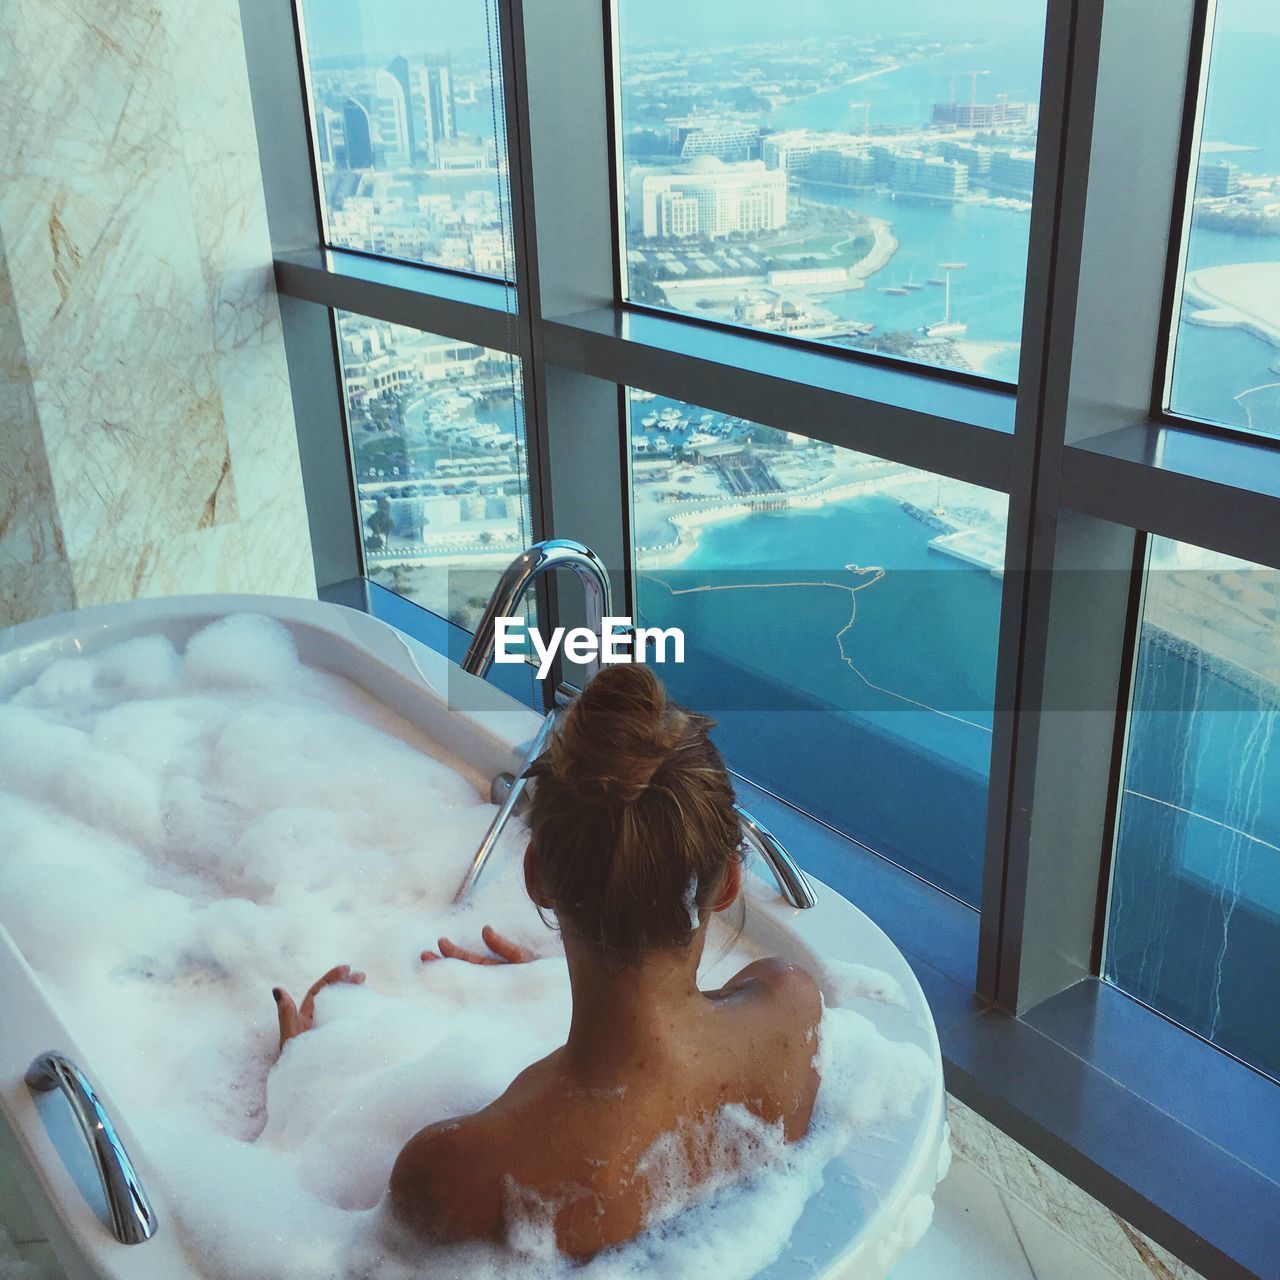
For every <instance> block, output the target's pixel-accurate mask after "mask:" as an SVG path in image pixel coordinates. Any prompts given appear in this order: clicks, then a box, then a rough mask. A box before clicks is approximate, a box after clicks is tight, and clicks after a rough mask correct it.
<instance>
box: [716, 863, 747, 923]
mask: <svg viewBox="0 0 1280 1280" xmlns="http://www.w3.org/2000/svg"><path fill="white" fill-rule="evenodd" d="M741 892H742V863H740V862H739V861H738V860H737V858H734V859H733V860H732V861H731V862H730V863H729V865H728V866H727V867H726V868H725V869H724V884H723V885H721V886H720V896H719V897H718V898H717V899H716V905H715V906H714V907H712V908H711V910H712V911H726V910H728V908H730V907H731V906H733V904H734V903H735V902H736V901H737V899H738V894H740V893H741Z"/></svg>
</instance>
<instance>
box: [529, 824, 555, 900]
mask: <svg viewBox="0 0 1280 1280" xmlns="http://www.w3.org/2000/svg"><path fill="white" fill-rule="evenodd" d="M524 889H525V892H526V893H527V894H528V895H529V899H530V901H531V902H532V903H533V905H534V906H535V907H538V908H539V909H540V910H543V911H550V910H551V909H552V902H551V899H550V898H548V897H547V895H546V894H545V893H544V892H543V889H542V870H541V868H540V867H539V866H538V852H537V850H536V849H535V848H534V847H533V841H530V842H529V845H528V847H527V848H526V849H525V851H524Z"/></svg>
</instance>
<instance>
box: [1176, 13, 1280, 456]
mask: <svg viewBox="0 0 1280 1280" xmlns="http://www.w3.org/2000/svg"><path fill="white" fill-rule="evenodd" d="M1277 67H1280V7H1277V6H1276V5H1275V4H1274V3H1273V2H1272V0H1218V4H1217V18H1216V21H1215V24H1214V31H1213V46H1212V51H1211V57H1210V63H1209V71H1208V77H1207V80H1206V82H1205V86H1204V95H1205V101H1204V118H1203V125H1202V129H1201V134H1200V150H1199V162H1198V166H1197V168H1196V186H1195V191H1194V192H1193V199H1192V209H1191V224H1190V229H1189V231H1188V235H1187V242H1186V253H1185V275H1184V277H1183V293H1182V310H1181V313H1180V315H1179V316H1178V320H1177V330H1176V332H1175V334H1174V339H1175V345H1174V361H1173V377H1172V380H1171V384H1170V388H1169V399H1168V407H1169V408H1170V409H1171V410H1172V411H1173V412H1174V413H1177V414H1182V415H1185V416H1187V417H1191V418H1201V419H1204V420H1205V421H1208V422H1219V423H1223V424H1225V425H1228V426H1234V427H1244V428H1247V429H1250V430H1253V431H1258V432H1262V433H1265V434H1267V435H1280V350H1277V348H1280V89H1277V80H1276V68H1277Z"/></svg>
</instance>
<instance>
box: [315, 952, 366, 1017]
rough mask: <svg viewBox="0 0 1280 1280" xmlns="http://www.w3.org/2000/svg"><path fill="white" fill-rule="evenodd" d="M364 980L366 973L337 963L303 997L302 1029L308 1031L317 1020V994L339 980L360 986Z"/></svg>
mask: <svg viewBox="0 0 1280 1280" xmlns="http://www.w3.org/2000/svg"><path fill="white" fill-rule="evenodd" d="M363 981H364V974H363V973H361V972H360V971H359V970H354V971H353V970H352V968H351V966H350V965H349V964H336V965H334V966H333V968H332V969H330V970H329V972H328V973H326V974H325V975H324V977H323V978H320V979H318V980H317V981H315V982H313V983H312V984H311V989H310V990H309V991H308V992H307V994H306V995H305V996H303V998H302V1008H301V1009H300V1010H299V1018H300V1020H301V1022H302V1029H303V1030H304V1031H306V1030H307V1029H308V1028H309V1027H311V1025H312V1024H313V1023H314V1022H315V1012H316V996H317V995H318V994H319V993H320V992H321V991H323V990H324V989H325V987H332V986H334V985H335V984H336V983H339V982H348V983H351V984H352V985H353V986H359V985H360V983H362V982H363Z"/></svg>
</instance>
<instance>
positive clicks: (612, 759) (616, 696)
mask: <svg viewBox="0 0 1280 1280" xmlns="http://www.w3.org/2000/svg"><path fill="white" fill-rule="evenodd" d="M712 727H713V722H712V721H710V720H708V719H706V718H705V717H704V716H699V715H695V714H693V713H692V712H690V711H685V710H684V709H683V708H681V707H678V706H676V704H675V703H673V702H669V701H668V700H667V696H666V694H665V693H664V692H663V689H662V686H661V685H660V684H659V683H658V681H657V679H656V677H655V676H654V674H653V672H652V671H650V670H649V668H648V667H645V666H640V665H631V664H618V665H614V666H607V667H604V668H603V669H602V670H601V671H600V672H599V674H598V675H596V677H595V678H594V679H593V680H592V681H591V682H590V683H589V684H588V685H587V687H586V688H585V689H584V690H583V691H582V693H581V694H579V696H578V698H577V700H576V701H575V702H574V703H573V705H572V706H571V707H570V708H569V710H568V711H567V712H565V713H563V715H562V717H561V720H560V722H559V724H558V725H557V726H556V728H555V730H554V732H553V734H552V739H551V743H550V745H549V746H548V748H547V750H546V751H544V752H543V753H542V755H541V756H539V757H538V759H537V760H536V761H535V762H534V763H533V764H532V765H531V766H530V767H529V769H528V776H529V777H531V778H536V779H537V785H536V786H535V787H534V788H533V799H532V803H531V805H530V808H529V814H528V822H529V829H530V833H531V839H532V844H533V848H534V853H535V856H536V857H537V860H538V873H539V879H540V881H541V887H542V891H543V894H544V895H545V896H546V898H547V899H548V900H549V901H550V903H551V905H552V906H553V907H554V909H555V912H556V915H557V917H558V918H559V920H560V922H561V924H562V925H563V926H566V927H567V928H568V929H569V930H571V931H572V933H573V934H574V936H575V937H577V938H580V939H581V940H582V941H584V942H586V943H587V944H588V945H589V946H590V947H591V948H592V949H593V950H594V951H597V952H599V953H600V954H601V955H602V956H604V957H606V958H607V959H609V960H611V961H614V962H616V963H618V964H621V965H630V964H635V963H636V962H638V961H639V960H641V959H642V958H643V957H644V955H645V954H646V953H647V952H649V951H653V950H657V949H660V948H665V947H673V946H683V945H687V944H688V943H689V942H690V940H691V939H692V937H693V934H694V931H695V928H696V920H697V917H696V915H695V914H694V912H693V911H692V910H691V908H694V907H696V909H697V911H699V912H701V911H703V910H705V909H707V908H708V907H710V906H711V905H713V904H714V902H715V899H716V896H717V895H718V893H719V892H720V889H721V887H722V885H723V882H724V876H725V872H726V870H727V869H728V867H729V864H730V863H731V862H733V861H736V860H737V859H738V858H739V857H740V854H739V844H740V841H741V838H742V836H741V827H740V825H739V822H738V816H737V814H736V813H735V812H734V808H733V804H734V795H733V787H732V786H731V785H730V782H729V774H728V771H727V770H726V769H725V767H724V761H723V760H722V759H721V757H720V752H719V751H717V750H716V748H715V746H714V745H713V744H712V742H711V741H710V739H709V738H708V737H707V732H708V730H709V729H711V728H712Z"/></svg>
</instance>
